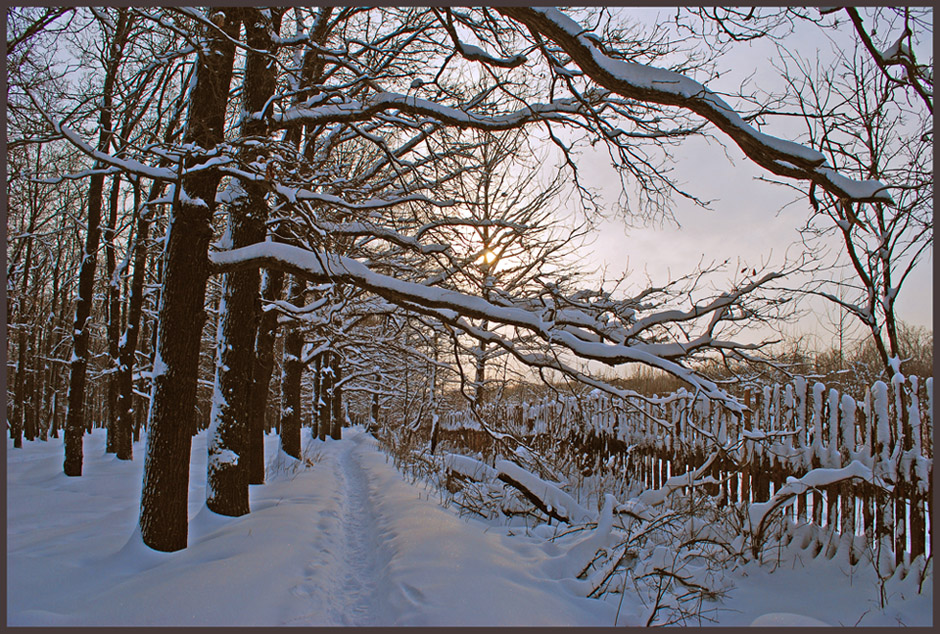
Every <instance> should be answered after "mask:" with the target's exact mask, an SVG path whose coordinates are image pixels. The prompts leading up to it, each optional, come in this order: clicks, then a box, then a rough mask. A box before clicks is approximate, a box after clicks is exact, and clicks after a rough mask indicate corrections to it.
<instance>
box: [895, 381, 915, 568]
mask: <svg viewBox="0 0 940 634" xmlns="http://www.w3.org/2000/svg"><path fill="white" fill-rule="evenodd" d="M904 383H905V381H904V376H903V375H902V374H901V373H900V372H896V373H895V375H894V376H893V377H892V378H891V391H892V392H893V396H894V398H893V399H892V401H893V403H894V417H893V421H892V422H893V423H894V424H893V425H892V426H891V428H892V431H893V432H894V433H893V436H894V437H893V438H892V441H893V445H894V446H893V447H892V448H891V459H890V460H891V470H892V471H893V474H892V475H894V478H895V480H894V482H895V485H894V491H893V498H894V563H895V565H896V566H899V565H901V563H902V561H903V559H904V553H905V551H906V550H907V502H908V500H907V498H908V483H909V481H910V470H909V469H907V468H906V467H907V466H908V464H907V461H906V460H905V459H904V457H905V453H906V452H907V451H908V450H909V449H910V440H911V432H910V429H909V425H908V419H907V408H906V407H904Z"/></svg>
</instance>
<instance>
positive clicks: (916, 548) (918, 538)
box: [908, 376, 927, 560]
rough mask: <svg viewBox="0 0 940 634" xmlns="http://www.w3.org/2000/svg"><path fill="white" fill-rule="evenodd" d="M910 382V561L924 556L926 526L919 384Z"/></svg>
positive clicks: (912, 379)
mask: <svg viewBox="0 0 940 634" xmlns="http://www.w3.org/2000/svg"><path fill="white" fill-rule="evenodd" d="M910 381H911V400H910V409H909V411H908V422H909V426H910V432H911V434H910V437H911V451H910V453H911V462H912V465H911V467H912V468H911V469H910V474H911V489H910V490H911V559H912V560H913V559H916V558H917V557H918V556H919V555H923V554H924V550H925V548H924V542H925V535H926V532H927V525H926V518H925V516H924V497H923V493H922V492H921V489H922V488H923V480H922V477H923V475H922V474H921V473H920V470H921V465H922V464H923V461H924V455H923V446H922V444H921V432H922V430H923V424H922V422H921V421H922V418H921V415H920V395H919V394H918V388H919V385H918V383H919V382H918V379H917V377H916V376H912V377H910Z"/></svg>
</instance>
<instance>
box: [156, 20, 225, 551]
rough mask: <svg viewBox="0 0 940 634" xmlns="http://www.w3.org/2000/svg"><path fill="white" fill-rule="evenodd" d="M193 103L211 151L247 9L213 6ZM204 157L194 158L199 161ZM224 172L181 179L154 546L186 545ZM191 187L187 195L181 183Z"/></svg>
mask: <svg viewBox="0 0 940 634" xmlns="http://www.w3.org/2000/svg"><path fill="white" fill-rule="evenodd" d="M211 18H212V19H213V22H217V23H219V24H220V25H221V29H220V30H219V29H216V28H214V27H208V26H207V27H206V29H205V31H204V35H203V43H204V46H203V47H201V48H200V51H199V55H198V58H197V70H196V78H195V82H194V86H193V88H192V92H191V96H190V103H189V120H188V122H187V128H186V133H185V135H184V138H183V141H184V143H186V144H188V145H191V146H198V147H200V148H203V149H204V150H211V149H212V148H214V147H215V146H216V145H217V144H218V143H219V142H221V141H222V139H223V131H224V126H225V110H226V106H227V104H228V97H229V84H230V83H231V78H232V66H233V62H234V59H235V45H234V43H233V41H232V40H234V39H237V37H238V30H239V23H240V10H238V9H232V8H226V9H213V10H212V16H211ZM198 162H200V157H199V156H195V157H194V156H187V157H186V159H185V161H184V164H185V165H195V164H197V163H198ZM220 180H221V174H219V172H218V171H217V170H214V169H204V170H199V171H196V172H193V173H190V174H187V175H185V176H183V178H182V179H181V181H182V182H178V183H177V185H176V192H175V199H174V203H173V206H172V210H171V215H170V226H169V229H168V234H167V237H166V247H165V258H164V262H165V264H164V266H165V271H164V279H163V291H162V293H161V297H160V309H159V317H158V323H157V343H156V350H155V356H154V371H153V402H152V404H151V408H150V418H149V424H148V428H149V429H148V435H147V449H146V451H147V458H146V460H145V463H144V482H143V489H142V491H141V502H140V530H141V536H142V538H143V541H144V543H145V544H147V545H148V546H150V547H151V548H153V549H155V550H161V551H175V550H180V549H183V548H185V547H186V538H187V513H188V500H187V494H188V489H189V457H190V451H191V449H192V430H193V429H194V424H195V420H194V415H195V411H196V407H195V406H196V402H195V401H196V384H197V381H198V370H199V345H200V340H201V338H202V328H203V325H204V323H205V319H206V313H205V296H206V281H207V279H208V275H209V258H208V252H209V241H210V239H211V237H212V229H211V225H210V222H211V219H212V210H213V206H214V204H215V194H216V189H217V188H218V185H219V181H220ZM181 188H182V189H183V190H184V191H185V193H186V196H185V197H182V196H181V191H180V189H181Z"/></svg>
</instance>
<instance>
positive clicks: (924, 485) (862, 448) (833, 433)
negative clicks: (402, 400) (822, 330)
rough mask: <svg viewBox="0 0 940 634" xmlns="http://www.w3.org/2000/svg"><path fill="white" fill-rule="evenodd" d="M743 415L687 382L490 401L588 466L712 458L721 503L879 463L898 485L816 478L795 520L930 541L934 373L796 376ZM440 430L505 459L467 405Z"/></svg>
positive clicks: (518, 429)
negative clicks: (853, 386)
mask: <svg viewBox="0 0 940 634" xmlns="http://www.w3.org/2000/svg"><path fill="white" fill-rule="evenodd" d="M737 397H738V398H739V399H740V400H741V401H742V402H743V403H744V404H746V405H747V410H746V411H745V412H744V413H743V414H736V413H734V412H732V411H730V410H728V409H726V408H724V407H721V406H720V405H719V404H718V403H716V402H713V401H710V400H708V399H706V398H704V397H701V396H700V397H698V398H696V397H695V395H694V394H692V393H690V392H687V391H686V390H684V389H680V390H679V391H678V392H675V393H673V394H669V395H667V396H663V397H659V396H654V397H651V398H644V399H640V398H630V399H620V398H613V397H610V396H608V395H606V394H603V393H601V392H599V391H594V392H592V393H590V394H589V395H587V396H579V397H563V398H557V399H552V400H545V401H541V402H537V403H501V404H487V405H484V406H481V407H480V408H479V409H478V412H479V414H480V416H481V418H482V419H483V420H484V421H486V422H487V424H488V425H489V426H491V427H492V428H493V429H495V430H498V431H500V432H506V433H511V434H513V435H515V436H517V437H519V438H522V439H524V440H525V442H526V443H528V444H529V445H530V446H531V447H533V448H535V449H537V450H539V451H541V452H544V455H555V456H561V457H563V458H567V459H568V460H569V464H571V465H575V466H576V467H577V468H578V469H579V470H580V471H581V473H582V474H583V475H591V474H598V473H606V474H607V476H608V477H610V475H611V474H613V475H614V477H617V478H623V479H625V480H626V482H627V483H633V484H637V485H639V486H640V487H641V488H643V489H658V488H660V487H662V486H663V485H664V484H665V483H666V481H667V479H668V478H670V477H671V476H673V475H677V474H683V473H686V472H688V471H690V470H691V469H695V468H697V467H700V466H701V465H703V464H704V462H705V460H706V459H707V458H708V457H709V456H710V455H711V454H712V453H714V452H715V450H716V449H717V450H718V451H719V459H717V460H715V461H713V464H712V467H711V471H710V475H711V476H712V477H713V479H714V480H715V481H717V483H716V484H709V485H705V486H707V487H708V489H706V490H707V492H708V493H711V494H713V495H715V496H717V499H718V503H720V504H723V503H743V504H745V505H751V504H754V503H762V502H767V501H768V500H770V499H771V497H772V496H773V495H774V493H775V492H779V491H781V489H782V488H783V487H784V486H785V485H786V484H787V482H788V480H790V481H792V480H794V479H799V478H802V477H803V476H804V475H806V474H807V473H808V472H809V471H811V470H813V469H820V468H823V469H845V468H847V467H849V465H851V464H852V463H853V462H858V463H860V464H861V465H862V466H864V467H866V468H867V469H870V470H871V473H872V474H873V476H874V478H875V479H876V481H880V482H883V483H886V484H887V485H888V488H889V489H890V491H888V490H885V489H882V488H880V487H878V486H875V485H873V484H871V483H869V482H866V481H863V480H860V479H858V480H852V481H843V482H838V483H835V484H830V485H826V486H818V487H809V488H807V489H806V490H805V491H802V492H801V493H799V494H798V495H795V496H793V499H792V500H788V502H787V503H786V504H784V505H783V506H782V508H783V513H784V514H785V516H786V517H787V518H788V519H789V520H791V521H792V522H793V523H796V524H814V525H816V526H818V527H826V528H827V529H828V530H829V531H833V532H837V533H840V534H843V535H844V534H851V535H860V536H861V535H863V536H865V537H866V538H867V539H868V540H869V542H870V543H876V542H878V543H883V544H888V545H890V547H891V550H892V551H893V552H894V554H895V560H896V563H898V564H899V563H900V562H901V561H902V560H903V559H904V558H905V556H907V557H909V558H910V559H914V558H915V557H917V556H918V555H921V554H929V553H930V552H932V548H931V544H930V523H929V522H930V520H929V517H930V510H931V497H932V495H931V494H932V473H933V446H932V431H933V379H932V378H928V379H926V380H925V381H921V380H920V379H918V378H917V377H909V378H907V379H905V378H904V377H902V376H901V375H896V376H895V378H894V380H892V381H891V383H890V384H887V383H884V382H882V381H878V382H876V383H875V384H874V385H872V386H871V387H870V388H868V389H866V390H864V393H863V394H861V395H860V396H853V395H850V394H845V393H839V392H838V391H837V390H835V389H827V388H826V386H825V385H823V384H822V383H820V382H812V383H811V382H810V381H808V380H807V379H805V378H803V377H797V378H796V379H795V380H794V381H793V382H792V383H790V384H786V385H779V384H773V385H755V386H751V387H749V388H748V389H746V390H744V391H743V392H742V393H741V394H739V395H737ZM440 426H441V431H440V434H441V441H442V442H449V443H452V444H454V445H457V446H461V447H463V448H466V449H470V450H471V451H478V452H481V453H483V454H484V456H490V457H492V458H493V459H494V460H495V455H494V453H493V445H492V439H491V437H490V436H489V435H488V434H487V433H486V432H484V431H483V430H482V428H481V427H480V426H479V424H478V423H477V422H476V420H475V419H474V417H473V416H472V415H471V414H470V413H469V412H464V411H459V410H455V411H450V412H448V413H446V414H443V415H442V416H441V420H440Z"/></svg>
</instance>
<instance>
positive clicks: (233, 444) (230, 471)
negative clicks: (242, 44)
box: [206, 9, 280, 516]
mask: <svg viewBox="0 0 940 634" xmlns="http://www.w3.org/2000/svg"><path fill="white" fill-rule="evenodd" d="M272 17H273V21H272V20H271V19H268V18H267V17H265V15H264V14H262V12H261V11H260V10H258V9H245V10H244V17H243V20H244V23H245V33H246V40H247V44H248V46H249V47H250V48H249V51H248V54H247V59H246V64H245V82H244V93H245V111H246V112H248V113H254V112H261V111H262V110H263V109H264V108H265V106H266V104H267V102H268V100H269V99H270V98H271V96H272V95H273V94H274V90H275V87H276V84H277V81H276V80H277V77H276V72H275V71H276V69H275V66H274V57H273V55H274V52H275V51H274V44H273V42H272V40H271V35H272V33H274V32H277V31H279V30H280V14H279V13H277V12H275V13H274V15H273V16H272ZM272 22H273V23H272ZM266 133H267V126H266V124H265V122H264V121H263V120H253V119H248V118H247V117H246V119H245V121H244V123H243V125H242V135H243V136H245V137H261V136H264V135H265V134H266ZM240 158H241V159H242V161H243V162H244V163H251V162H253V161H257V160H258V159H263V158H265V157H264V156H263V150H259V149H257V148H248V149H246V150H245V151H243V152H242V153H241V155H240ZM232 187H234V188H235V190H236V193H237V195H238V197H237V198H236V200H235V201H234V202H233V204H232V206H231V209H230V212H229V227H230V229H231V236H232V248H239V247H243V246H247V245H249V244H254V243H256V242H262V241H263V240H264V237H265V229H266V227H265V222H266V221H267V217H268V209H267V203H266V202H265V193H266V186H265V185H264V184H261V183H257V182H254V181H235V182H233V183H232ZM258 284H259V273H258V269H255V268H252V269H245V270H242V271H236V272H233V273H229V274H227V275H226V276H225V278H224V281H223V290H222V293H223V296H222V297H223V305H224V310H223V311H222V312H221V314H220V325H219V327H220V328H221V336H220V337H219V342H220V350H219V363H218V365H217V367H216V387H215V395H216V397H215V400H214V403H213V410H212V422H211V424H210V435H209V473H208V486H207V488H208V491H209V494H208V497H207V499H206V505H207V506H208V507H209V508H210V509H212V510H213V511H215V512H216V513H219V514H221V515H230V516H238V515H244V514H245V513H247V512H248V511H249V508H248V484H249V475H250V474H249V470H250V465H249V462H250V460H251V459H250V458H249V454H250V450H249V443H250V441H251V440H252V438H251V437H250V433H249V427H250V423H249V420H250V415H249V409H248V408H249V391H248V390H246V389H245V386H246V385H251V382H252V377H251V373H252V370H253V366H254V364H255V359H254V356H255V350H254V346H255V339H256V335H257V332H258V322H259V320H260V316H261V315H260V313H261V304H260V300H259V297H258ZM261 442H262V451H263V442H264V439H263V436H262V439H261ZM230 455H235V456H237V458H236V459H234V460H222V461H219V460H218V459H216V458H215V456H230ZM262 468H263V465H262ZM261 481H262V482H263V481H264V473H263V471H262V473H261Z"/></svg>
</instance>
